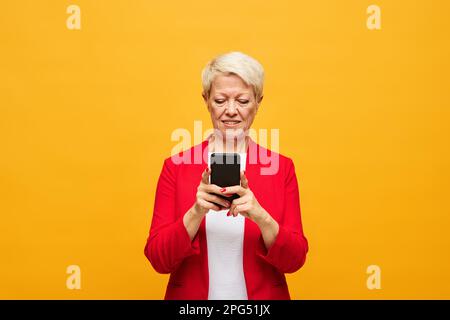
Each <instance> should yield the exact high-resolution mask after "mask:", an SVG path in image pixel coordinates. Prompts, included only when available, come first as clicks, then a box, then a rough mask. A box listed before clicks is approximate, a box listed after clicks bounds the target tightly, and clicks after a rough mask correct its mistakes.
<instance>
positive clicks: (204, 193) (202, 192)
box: [193, 167, 231, 216]
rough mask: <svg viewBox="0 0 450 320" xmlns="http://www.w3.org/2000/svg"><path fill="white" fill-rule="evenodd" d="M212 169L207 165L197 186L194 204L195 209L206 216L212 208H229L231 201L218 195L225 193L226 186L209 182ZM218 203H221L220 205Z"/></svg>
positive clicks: (216, 209)
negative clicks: (222, 186)
mask: <svg viewBox="0 0 450 320" xmlns="http://www.w3.org/2000/svg"><path fill="white" fill-rule="evenodd" d="M210 174H211V170H210V169H209V168H208V167H207V168H206V169H205V171H203V174H202V180H201V181H200V184H199V185H198V188H197V194H196V200H195V204H194V206H193V211H194V212H195V213H196V214H197V215H199V216H204V215H205V214H206V213H208V211H209V210H210V209H212V210H214V211H219V210H222V208H229V207H230V205H231V203H230V202H229V201H227V200H224V199H222V198H220V197H219V196H217V195H224V194H223V192H224V191H225V189H224V188H221V187H219V186H217V185H215V184H210V183H209V175H210ZM218 205H221V206H222V208H221V207H219V206H218Z"/></svg>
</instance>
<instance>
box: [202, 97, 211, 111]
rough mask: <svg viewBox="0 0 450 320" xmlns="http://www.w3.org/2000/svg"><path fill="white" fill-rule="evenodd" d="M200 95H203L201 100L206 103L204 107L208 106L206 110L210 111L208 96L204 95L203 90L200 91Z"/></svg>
mask: <svg viewBox="0 0 450 320" xmlns="http://www.w3.org/2000/svg"><path fill="white" fill-rule="evenodd" d="M202 97H203V101H205V104H206V107H207V108H208V111H209V112H211V110H209V103H208V97H207V96H206V94H205V93H204V92H203V93H202Z"/></svg>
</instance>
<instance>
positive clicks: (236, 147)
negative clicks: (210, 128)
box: [208, 134, 249, 153]
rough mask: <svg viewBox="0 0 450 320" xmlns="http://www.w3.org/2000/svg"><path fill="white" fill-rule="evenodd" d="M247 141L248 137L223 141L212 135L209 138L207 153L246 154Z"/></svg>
mask: <svg viewBox="0 0 450 320" xmlns="http://www.w3.org/2000/svg"><path fill="white" fill-rule="evenodd" d="M248 139H249V137H248V136H244V137H242V138H235V139H224V138H222V137H218V136H217V135H216V134H212V135H211V136H210V137H209V144H208V151H209V152H217V153H245V152H247V146H248ZM225 140H227V141H225Z"/></svg>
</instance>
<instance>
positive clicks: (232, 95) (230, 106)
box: [203, 74, 262, 137]
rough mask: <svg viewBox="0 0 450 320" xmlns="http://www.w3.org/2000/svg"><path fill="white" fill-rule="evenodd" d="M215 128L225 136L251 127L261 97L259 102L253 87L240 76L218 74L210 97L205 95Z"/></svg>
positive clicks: (239, 133) (234, 134)
mask: <svg viewBox="0 0 450 320" xmlns="http://www.w3.org/2000/svg"><path fill="white" fill-rule="evenodd" d="M203 98H204V100H205V103H206V104H207V106H208V111H209V113H210V114H211V120H212V123H213V126H214V129H217V130H219V131H220V133H222V134H223V135H224V136H228V137H229V136H230V135H231V136H232V137H237V136H239V135H241V134H242V133H243V132H246V131H247V130H248V129H250V126H251V125H252V123H253V120H254V118H255V115H256V112H257V110H258V107H259V103H260V102H261V100H262V97H261V99H260V100H259V101H258V102H257V101H256V99H255V94H254V91H253V87H252V86H251V85H247V84H246V83H245V82H244V81H243V80H242V79H241V78H240V77H239V76H237V75H234V74H230V75H221V74H219V75H217V76H216V77H215V78H214V81H213V82H212V84H211V90H210V94H209V97H205V96H203Z"/></svg>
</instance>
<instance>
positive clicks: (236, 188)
mask: <svg viewBox="0 0 450 320" xmlns="http://www.w3.org/2000/svg"><path fill="white" fill-rule="evenodd" d="M222 190H223V191H222ZM222 190H221V191H222V194H227V193H228V194H234V193H237V194H238V195H239V196H241V197H242V196H243V195H244V194H245V193H246V192H247V190H248V189H244V188H242V187H241V186H231V187H226V188H223V189H222Z"/></svg>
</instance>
